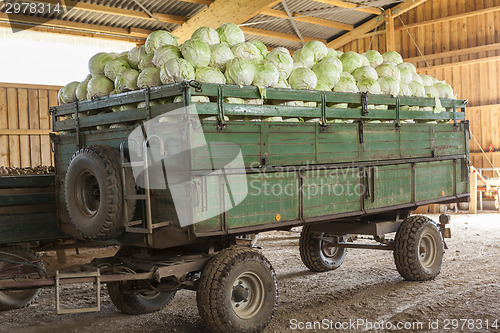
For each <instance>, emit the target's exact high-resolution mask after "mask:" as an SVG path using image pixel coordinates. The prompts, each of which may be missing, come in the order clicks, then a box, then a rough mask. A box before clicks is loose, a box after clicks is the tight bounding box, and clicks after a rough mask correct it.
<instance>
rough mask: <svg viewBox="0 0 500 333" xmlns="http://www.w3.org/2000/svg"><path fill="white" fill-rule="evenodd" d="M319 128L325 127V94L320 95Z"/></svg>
mask: <svg viewBox="0 0 500 333" xmlns="http://www.w3.org/2000/svg"><path fill="white" fill-rule="evenodd" d="M321 126H327V120H326V93H325V92H323V93H321Z"/></svg>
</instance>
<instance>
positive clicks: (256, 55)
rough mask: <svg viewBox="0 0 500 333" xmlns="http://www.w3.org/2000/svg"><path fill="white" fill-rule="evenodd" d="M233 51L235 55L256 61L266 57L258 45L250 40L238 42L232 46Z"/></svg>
mask: <svg viewBox="0 0 500 333" xmlns="http://www.w3.org/2000/svg"><path fill="white" fill-rule="evenodd" d="M231 51H233V53H234V56H235V57H237V58H243V59H246V60H249V61H254V62H255V63H258V62H260V61H262V60H263V59H264V58H263V57H262V53H261V52H260V50H259V49H258V48H257V46H255V45H254V44H252V43H250V42H245V43H238V44H236V45H234V46H233V47H232V48H231Z"/></svg>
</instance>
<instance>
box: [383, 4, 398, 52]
mask: <svg viewBox="0 0 500 333" xmlns="http://www.w3.org/2000/svg"><path fill="white" fill-rule="evenodd" d="M385 13H386V15H385V31H386V35H385V40H386V49H387V51H396V36H395V34H394V17H393V16H392V10H390V9H388V10H386V12H385Z"/></svg>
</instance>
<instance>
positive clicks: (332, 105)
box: [0, 81, 469, 332]
mask: <svg viewBox="0 0 500 333" xmlns="http://www.w3.org/2000/svg"><path fill="white" fill-rule="evenodd" d="M198 96H204V97H202V98H198ZM236 99H245V100H246V101H258V102H261V101H263V103H262V105H255V104H237V103H234V102H235V101H236ZM199 100H204V101H206V102H205V103H199V102H192V101H199ZM208 101H209V102H208ZM238 101H239V100H238ZM292 101H300V102H298V103H297V102H294V103H292ZM231 102H233V103H231ZM297 105H303V106H297ZM123 106H126V107H123ZM119 107H121V109H122V111H117V108H119ZM465 107H466V101H463V100H446V99H441V100H437V99H430V98H412V97H392V96H382V95H367V94H349V93H334V92H320V91H302V90H291V89H272V88H269V89H265V90H263V89H258V88H256V87H238V86H231V85H216V84H207V83H199V82H195V81H191V82H182V83H177V84H174V85H168V86H161V87H154V88H150V89H143V90H138V91H132V92H127V93H121V94H117V95H113V96H109V97H104V98H99V99H96V100H91V101H83V102H78V103H71V104H65V105H61V106H57V107H54V108H53V109H52V110H51V112H52V116H53V124H54V125H53V126H54V131H55V132H59V135H54V136H53V137H52V141H53V146H54V150H55V162H56V175H55V184H56V188H55V190H56V206H57V222H58V225H59V228H60V230H62V231H63V232H64V233H66V234H69V235H71V236H72V237H75V238H79V239H85V240H91V241H103V242H115V243H119V244H121V245H122V247H121V250H120V251H119V252H118V253H117V255H116V256H115V257H112V258H107V259H104V260H100V261H96V262H95V263H94V264H95V265H96V267H97V268H99V274H100V275H101V280H100V281H101V282H107V284H108V290H109V293H110V296H111V298H112V300H113V302H114V303H115V305H116V306H117V307H118V308H119V309H120V310H122V311H123V312H126V313H146V312H152V311H157V310H159V309H161V308H163V307H164V306H165V305H167V304H168V303H169V302H170V301H171V299H172V298H173V296H174V294H175V291H176V290H178V289H192V290H196V291H197V293H198V297H197V300H198V307H199V310H200V314H201V316H202V318H203V319H204V322H205V323H206V325H207V327H208V328H209V329H210V330H212V331H214V332H227V331H233V332H235V331H238V332H239V331H241V332H253V331H260V330H262V329H263V328H265V327H266V326H267V324H268V323H269V321H270V320H271V318H272V316H273V314H274V311H275V307H276V302H277V288H276V286H277V285H276V277H275V275H274V271H273V269H272V266H271V264H270V263H269V262H268V261H267V259H266V258H264V257H263V256H262V254H260V253H259V252H258V251H256V250H255V249H251V248H248V247H239V246H235V244H236V237H237V236H239V235H244V234H249V233H258V232H262V231H266V230H287V229H290V228H292V227H296V226H303V229H302V234H301V240H300V254H301V258H302V261H303V262H304V264H305V265H306V266H307V267H308V268H309V269H311V270H313V271H329V270H333V269H336V268H338V267H339V266H340V265H341V264H342V262H343V260H344V258H345V255H346V249H347V248H372V249H380V250H392V251H394V257H395V262H396V266H397V268H398V271H399V273H400V274H401V275H402V276H403V277H404V278H405V279H407V280H429V279H432V278H434V277H435V276H437V274H439V271H440V269H441V262H442V258H443V253H444V247H445V244H444V241H443V238H444V237H445V236H449V229H447V228H446V227H445V225H446V224H447V223H448V221H449V219H448V218H447V217H446V216H442V217H441V218H440V223H439V224H437V223H435V222H433V221H431V220H430V219H428V218H426V217H423V216H410V214H409V213H410V211H412V210H413V209H415V208H416V207H418V206H420V205H426V204H431V203H449V202H458V201H466V200H468V196H469V193H468V189H469V186H468V181H469V180H468V139H469V125H468V121H467V120H466V117H465ZM123 109H124V110H123ZM112 110H115V111H117V112H112ZM179 110H181V111H179ZM276 117H281V121H276V120H280V118H276ZM297 119H298V120H299V121H297ZM293 120H295V121H293ZM117 124H119V125H117ZM186 124H187V125H186ZM108 127H110V128H108ZM138 170H139V171H138ZM172 174H175V175H177V176H179V174H181V176H179V177H180V178H177V180H179V179H181V180H182V183H181V182H180V181H179V182H176V181H173V179H174V178H169V177H172ZM179 197H180V198H182V199H183V200H182V202H183V205H179V204H178V203H179ZM181 206H182V208H181ZM186 217H187V218H188V219H187V220H186ZM186 221H188V222H186ZM391 233H395V236H394V239H389V238H386V235H390V234H391ZM354 235H369V236H373V239H374V241H375V243H374V244H372V245H368V244H364V243H363V244H359V243H356V242H355V241H354V242H353V240H355V239H356V237H355V236H354ZM117 267H121V268H123V269H122V270H121V271H125V270H128V271H129V272H130V271H131V270H133V271H134V272H135V273H134V274H132V273H127V274H121V275H120V277H117V275H116V274H115V275H113V274H114V273H116V272H117ZM119 271H120V270H119ZM124 276H125V277H124ZM38 283H39V285H40V286H48V285H53V281H52V282H51V280H50V279H48V280H43V279H42V280H40V281H39V282H38ZM7 287H9V288H21V286H20V285H19V284H17V285H16V284H15V282H13V281H10V282H7V281H4V282H3V283H2V282H0V288H2V289H5V288H7ZM215 300H217V301H215Z"/></svg>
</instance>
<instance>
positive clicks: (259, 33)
mask: <svg viewBox="0 0 500 333" xmlns="http://www.w3.org/2000/svg"><path fill="white" fill-rule="evenodd" d="M241 30H243V32H244V33H246V34H249V35H255V36H263V37H271V38H278V39H284V40H290V41H293V42H300V41H301V40H300V38H299V37H298V36H297V35H292V34H287V33H283V32H277V31H271V30H263V29H256V28H250V27H241ZM302 38H303V39H304V41H305V42H309V41H312V40H319V41H322V42H324V43H325V42H326V41H325V40H321V39H318V38H313V37H306V36H302Z"/></svg>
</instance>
